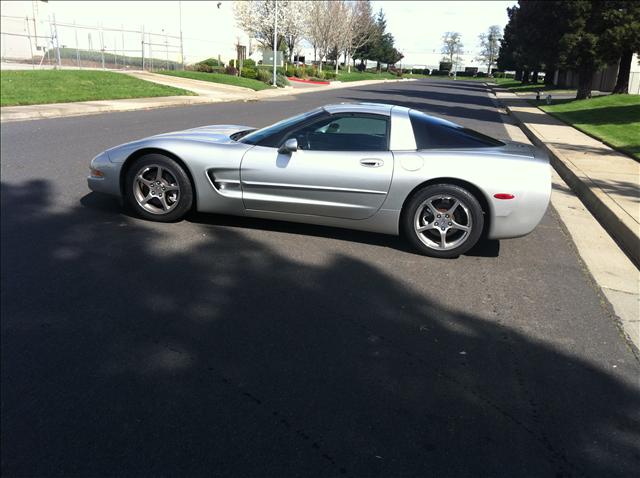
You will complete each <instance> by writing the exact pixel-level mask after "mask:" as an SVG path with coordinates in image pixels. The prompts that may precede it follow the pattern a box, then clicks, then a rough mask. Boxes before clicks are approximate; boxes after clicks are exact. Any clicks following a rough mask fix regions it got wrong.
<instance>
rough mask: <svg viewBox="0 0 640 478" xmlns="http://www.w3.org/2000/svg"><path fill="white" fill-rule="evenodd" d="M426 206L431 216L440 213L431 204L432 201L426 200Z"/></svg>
mask: <svg viewBox="0 0 640 478" xmlns="http://www.w3.org/2000/svg"><path fill="white" fill-rule="evenodd" d="M427 207H428V208H429V211H431V214H433V217H434V218H435V217H438V214H440V211H438V210H437V209H436V207H435V206H434V205H433V202H432V201H428V202H427Z"/></svg>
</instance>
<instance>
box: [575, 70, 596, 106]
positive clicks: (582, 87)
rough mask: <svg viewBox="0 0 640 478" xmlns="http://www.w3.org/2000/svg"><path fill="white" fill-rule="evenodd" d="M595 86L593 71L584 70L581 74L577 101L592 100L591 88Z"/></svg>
mask: <svg viewBox="0 0 640 478" xmlns="http://www.w3.org/2000/svg"><path fill="white" fill-rule="evenodd" d="M592 84H593V70H591V69H584V70H581V71H580V72H579V78H578V91H577V93H576V99H577V100H584V99H586V98H591V86H592Z"/></svg>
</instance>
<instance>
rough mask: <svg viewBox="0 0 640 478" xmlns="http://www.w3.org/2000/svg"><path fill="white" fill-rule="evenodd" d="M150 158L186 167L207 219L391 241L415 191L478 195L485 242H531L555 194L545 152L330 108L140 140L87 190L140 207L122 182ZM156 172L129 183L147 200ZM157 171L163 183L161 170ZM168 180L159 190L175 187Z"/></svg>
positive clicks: (399, 115)
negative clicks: (381, 236)
mask: <svg viewBox="0 0 640 478" xmlns="http://www.w3.org/2000/svg"><path fill="white" fill-rule="evenodd" d="M292 140H295V143H294V142H293V141H292ZM296 143H297V144H296ZM146 155H161V156H164V157H166V158H168V159H169V160H170V161H173V162H174V163H175V164H176V165H177V166H178V167H179V168H182V169H184V172H185V173H186V175H187V176H188V179H189V182H190V185H188V186H187V188H190V189H191V191H190V192H191V193H192V195H193V204H190V207H191V206H193V207H195V208H196V209H197V210H198V211H201V212H207V213H221V214H231V215H239V216H252V217H260V218H266V219H276V220H286V221H294V222H304V223H311V224H320V225H326V226H336V227H344V228H349V229H358V230H364V231H371V232H377V233H385V234H399V233H400V232H401V230H402V216H403V214H404V213H406V207H407V204H408V200H409V199H411V198H413V195H415V194H416V193H417V192H418V191H420V190H421V189H424V188H427V187H429V186H434V185H450V186H456V187H459V188H462V189H464V190H465V191H466V192H468V193H469V194H470V195H471V196H473V198H474V199H475V200H477V203H478V205H479V206H480V208H481V209H482V216H483V217H482V218H477V219H479V220H481V222H482V229H483V230H482V235H483V236H484V237H488V238H490V239H506V238H513V237H518V236H523V235H525V234H528V233H529V232H531V231H532V230H533V229H534V227H535V226H536V225H537V224H538V223H539V221H540V220H541V218H542V217H543V215H544V213H545V211H546V209H547V205H548V202H549V197H550V191H551V181H550V169H549V162H548V158H547V156H546V155H545V154H544V153H543V152H541V151H540V150H539V149H537V148H535V147H533V146H531V145H527V144H521V143H514V142H507V143H503V142H501V141H497V140H495V139H492V138H489V137H487V136H484V135H481V134H479V133H476V132H474V131H471V130H468V129H465V128H462V127H460V126H458V125H455V124H453V123H450V122H448V121H444V120H441V119H438V118H434V117H431V116H428V115H426V114H424V113H421V112H419V111H416V110H411V109H408V108H405V107H402V106H395V105H386V104H374V103H355V104H354V103H344V104H335V105H328V106H324V107H322V108H317V109H315V110H312V111H310V112H307V113H304V114H302V115H298V116H295V117H293V118H289V119H286V120H283V121H281V122H278V123H276V124H274V125H271V126H269V127H267V128H262V129H259V130H256V129H254V128H250V127H248V126H240V125H216V126H205V127H200V128H195V129H190V130H185V131H178V132H172V133H166V134H159V135H156V136H152V137H149V138H145V139H141V140H138V141H133V142H131V143H127V144H123V145H120V146H117V147H115V148H111V149H108V150H107V151H105V152H103V153H101V154H99V155H98V156H96V157H95V158H94V159H93V160H92V161H91V171H92V174H91V176H90V177H89V178H88V183H89V188H90V189H92V190H93V191H97V192H102V193H107V194H111V195H114V196H119V197H124V198H125V199H126V198H127V197H129V198H130V199H131V202H132V203H133V205H134V206H135V205H136V204H137V205H140V203H141V201H140V200H139V201H137V202H136V201H133V196H132V194H131V192H130V191H128V190H127V186H126V179H125V178H126V174H127V171H129V170H130V169H131V168H132V165H133V164H135V163H136V161H138V160H140V158H142V157H145V156H146ZM163 164H164V163H163ZM152 166H156V165H155V164H153V165H150V166H149V167H147V169H142V170H141V173H140V174H139V176H137V177H138V178H140V179H139V181H142V182H138V183H136V180H135V179H134V180H132V181H133V182H132V184H133V186H132V187H133V188H134V189H135V188H136V187H137V188H138V189H136V191H138V195H139V196H144V195H147V194H151V192H150V191H149V189H148V187H147V185H148V184H151V187H155V186H154V184H155V183H153V182H151V183H150V182H149V181H150V179H149V178H151V176H149V174H155V173H154V172H150V173H146V172H145V171H151V169H149V168H152ZM161 169H162V168H159V169H158V170H157V175H158V177H161V176H162V175H163V174H165V173H163V172H161ZM145 174H146V175H147V176H144V175H145ZM167 177H168V178H172V177H173V176H171V175H169V176H167ZM151 180H153V178H151ZM171 181H172V180H171V179H167V180H165V181H159V182H157V184H158V187H160V186H162V184H164V185H166V186H167V188H169V186H170V183H171ZM143 183H144V184H143ZM161 183H162V184H161ZM136 184H137V186H136ZM171 184H173V188H174V189H176V188H177V187H178V186H177V185H178V183H177V182H175V181H174V182H173V183H171ZM163 187H164V186H163ZM140 191H142V193H140ZM158 191H159V194H162V191H161V190H160V189H158ZM167 194H169V193H168V192H166V193H165V198H168V196H167ZM173 194H174V197H175V194H177V193H173ZM181 194H182V193H181ZM148 197H151V196H150V195H149V196H148ZM434 197H435V196H434ZM451 197H452V198H453V199H451V201H453V200H455V198H456V197H457V196H455V194H454V196H451ZM458 199H461V198H458ZM440 200H441V199H435V201H436V202H438V201H440ZM167 201H168V199H167ZM152 202H153V203H155V204H157V205H158V206H157V209H158V211H154V210H151V209H150V207H148V208H147V209H149V210H147V209H145V210H143V209H140V208H138V209H139V210H140V213H141V214H142V215H143V216H145V217H147V218H149V219H157V220H165V218H163V214H162V212H163V206H162V205H160V202H158V201H155V200H152ZM467 202H468V201H467ZM163 204H164V202H163ZM173 204H175V202H174V203H173ZM447 204H449V203H447ZM447 204H445V206H443V207H440V208H439V209H438V208H435V207H430V208H427V209H426V211H427V215H428V216H429V218H428V219H429V221H430V222H429V224H431V223H433V221H431V219H433V218H432V217H431V212H429V211H432V212H433V211H436V210H438V211H440V212H444V209H446V208H447ZM463 204H466V203H464V202H463ZM449 205H452V203H451V204H449ZM164 209H167V208H164ZM436 212H437V211H436ZM147 213H149V214H147ZM434 214H435V212H434ZM416 217H417V216H416ZM438 217H439V215H438ZM447 217H448V216H447ZM170 219H171V220H174V219H178V217H175V218H174V217H170ZM469 219H470V220H471V218H469ZM478 222H479V221H476V224H477V223H478ZM454 224H455V223H454ZM434 229H435V228H434ZM433 238H434V239H435V240H436V242H437V238H438V236H437V235H434V236H433ZM423 242H424V241H423ZM443 242H444V241H443ZM450 249H451V248H450ZM423 252H426V253H429V251H423ZM458 252H459V251H458ZM436 255H437V254H436Z"/></svg>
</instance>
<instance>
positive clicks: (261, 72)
mask: <svg viewBox="0 0 640 478" xmlns="http://www.w3.org/2000/svg"><path fill="white" fill-rule="evenodd" d="M256 80H259V81H263V82H265V83H271V75H270V74H269V72H268V71H267V70H265V69H264V68H258V69H257V70H256Z"/></svg>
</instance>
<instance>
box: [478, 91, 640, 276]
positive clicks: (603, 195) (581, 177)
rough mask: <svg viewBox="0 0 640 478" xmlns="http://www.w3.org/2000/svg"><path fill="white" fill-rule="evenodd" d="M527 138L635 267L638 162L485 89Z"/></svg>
mask: <svg viewBox="0 0 640 478" xmlns="http://www.w3.org/2000/svg"><path fill="white" fill-rule="evenodd" d="M489 86H490V88H492V90H493V92H494V94H495V96H496V98H497V100H498V101H499V102H500V103H501V104H502V105H504V106H505V108H506V110H507V111H508V112H509V113H510V114H511V115H512V116H513V118H514V119H515V120H516V121H517V122H518V124H519V125H520V126H521V127H522V129H523V130H524V132H525V133H526V134H527V136H528V137H529V138H530V139H531V140H532V141H533V142H534V143H535V144H536V145H537V146H539V147H541V148H543V149H545V150H546V151H547V152H548V153H549V156H550V157H551V162H552V165H553V167H554V168H555V170H556V171H557V172H558V174H559V175H560V176H561V177H562V179H564V181H565V182H566V183H567V184H568V185H569V186H570V187H571V189H573V190H574V191H575V193H576V194H577V195H578V196H579V197H580V199H581V200H582V201H583V203H584V204H585V205H586V206H587V207H588V208H589V210H590V211H591V212H592V214H593V215H594V216H595V217H596V219H598V221H599V222H600V223H601V224H602V226H603V227H604V228H605V230H606V231H607V232H608V233H609V234H610V235H611V236H612V237H613V238H614V239H615V241H616V242H617V243H618V244H619V245H620V246H621V247H622V249H623V250H624V252H625V253H626V254H627V255H628V256H629V257H630V258H631V259H632V260H633V261H634V262H635V264H636V266H638V265H639V264H640V164H639V163H638V162H637V161H635V160H634V159H632V158H630V157H629V156H627V155H625V154H622V153H619V152H617V151H615V150H613V149H612V148H610V147H609V146H607V145H605V144H603V143H601V142H600V141H598V140H596V139H594V138H592V137H590V136H587V135H586V134H584V133H581V132H580V131H578V130H577V129H575V128H573V127H571V126H569V125H567V124H566V123H563V122H562V121H560V120H559V119H556V118H554V117H553V116H551V115H549V114H546V113H545V112H543V111H542V110H540V109H539V108H536V107H535V106H532V105H530V104H529V103H528V102H527V101H526V100H524V99H522V98H519V97H518V96H517V95H515V94H513V93H510V92H508V91H506V90H504V89H501V88H497V87H495V86H491V85H489Z"/></svg>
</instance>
